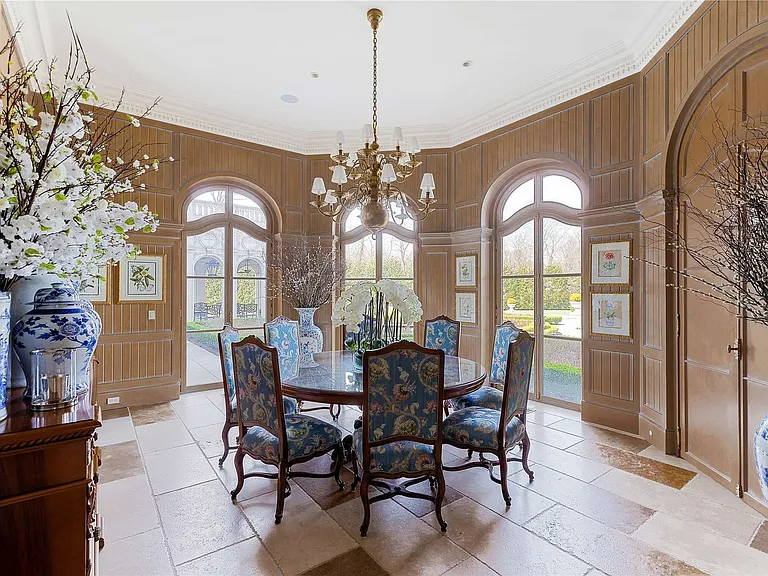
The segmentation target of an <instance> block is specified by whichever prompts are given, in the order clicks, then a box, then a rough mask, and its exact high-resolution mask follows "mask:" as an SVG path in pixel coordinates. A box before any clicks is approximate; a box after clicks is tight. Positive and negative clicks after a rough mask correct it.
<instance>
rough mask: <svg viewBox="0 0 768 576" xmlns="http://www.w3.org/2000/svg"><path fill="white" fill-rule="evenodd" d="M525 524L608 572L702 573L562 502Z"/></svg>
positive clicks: (620, 574) (666, 575)
mask: <svg viewBox="0 0 768 576" xmlns="http://www.w3.org/2000/svg"><path fill="white" fill-rule="evenodd" d="M525 527H526V528H528V529H529V530H531V531H532V532H534V533H535V534H538V535H539V536H541V537H542V538H544V539H545V540H546V541H547V542H550V543H552V544H554V545H555V546H557V547H558V548H560V549H562V550H565V551H566V552H568V553H569V554H573V555H574V556H576V557H578V558H580V559H581V560H583V561H584V562H587V563H589V564H591V565H593V566H596V567H597V568H599V569H600V570H602V571H603V572H605V573H606V574H613V575H616V576H624V575H625V574H643V575H645V574H653V575H658V576H672V575H678V574H701V572H700V571H698V570H696V569H695V568H693V567H692V566H689V565H688V564H685V563H684V562H680V561H679V560H677V559H675V558H673V557H671V556H668V555H667V554H664V553H663V552H659V551H658V550H656V549H654V548H652V547H651V546H649V545H647V544H645V543H643V542H639V541H637V540H635V539H633V538H632V537H631V536H627V535H626V534H623V533H622V532H619V531H618V530H614V529H613V528H609V527H608V526H606V525H605V524H601V523H600V522H597V521H596V520H592V519H590V518H587V517H586V516H583V515H581V514H579V513H578V512H574V511H573V510H569V509H568V508H565V507H564V506H561V505H557V506H554V507H553V508H550V509H549V510H547V511H546V512H544V514H541V515H540V516H537V517H536V518H534V519H533V520H531V521H530V522H529V523H528V524H526V525H525Z"/></svg>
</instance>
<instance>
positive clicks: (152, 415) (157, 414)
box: [131, 402, 176, 426]
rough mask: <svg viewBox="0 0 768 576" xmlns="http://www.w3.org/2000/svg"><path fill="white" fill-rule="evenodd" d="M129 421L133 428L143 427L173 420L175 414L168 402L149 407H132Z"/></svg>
mask: <svg viewBox="0 0 768 576" xmlns="http://www.w3.org/2000/svg"><path fill="white" fill-rule="evenodd" d="M131 419H132V420H133V425H134V426H144V425H145V424H154V423H155V422H165V421H166V420H175V419H176V412H174V411H173V408H171V404H170V403H169V402H162V403H160V404H150V405H149V406H134V407H132V408H131Z"/></svg>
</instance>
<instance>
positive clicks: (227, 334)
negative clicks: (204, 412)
mask: <svg viewBox="0 0 768 576" xmlns="http://www.w3.org/2000/svg"><path fill="white" fill-rule="evenodd" d="M239 341H240V332H238V331H237V329H236V328H233V327H232V326H230V325H229V324H225V325H224V329H223V330H222V331H221V332H219V358H220V359H221V381H222V383H223V384H224V399H225V400H224V401H225V404H226V412H227V413H226V418H225V419H224V428H223V429H222V431H221V441H222V442H223V443H224V454H222V455H221V458H219V467H221V466H223V465H224V461H225V460H226V459H227V455H228V454H229V451H230V450H234V449H235V448H236V446H230V445H229V431H230V430H231V429H232V428H234V427H235V426H237V391H236V389H235V369H234V364H233V363H232V344H233V343H235V342H239ZM283 412H285V413H286V414H293V413H294V412H296V400H294V399H293V398H290V397H288V396H285V397H284V398H283Z"/></svg>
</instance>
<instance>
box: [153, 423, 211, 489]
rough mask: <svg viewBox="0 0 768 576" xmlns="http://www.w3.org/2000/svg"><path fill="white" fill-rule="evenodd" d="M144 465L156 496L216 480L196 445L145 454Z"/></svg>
mask: <svg viewBox="0 0 768 576" xmlns="http://www.w3.org/2000/svg"><path fill="white" fill-rule="evenodd" d="M149 426H156V424H149ZM144 465H145V466H146V468H147V475H148V476H149V483H150V485H151V486H152V493H153V494H155V495H157V494H163V493H165V492H171V491H172V490H178V489H180V488H186V487H188V486H192V485H194V484H200V483H202V482H207V481H208V480H215V479H216V473H215V472H214V471H213V469H212V468H211V467H210V466H209V465H208V461H207V460H206V459H205V456H203V453H202V452H200V450H199V449H198V447H197V446H196V445H194V444H189V445H187V446H177V447H176V448H169V449H168V450H163V451H161V452H152V453H151V454H145V455H144Z"/></svg>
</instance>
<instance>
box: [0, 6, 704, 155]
mask: <svg viewBox="0 0 768 576" xmlns="http://www.w3.org/2000/svg"><path fill="white" fill-rule="evenodd" d="M698 4H699V0H686V1H669V0H668V1H650V0H646V1H616V0H615V1H603V2H596V1H570V2H567V1H559V2H545V1H520V2H469V1H465V2H413V1H409V2H405V1H403V2H376V1H374V0H369V1H366V2H285V1H284V2H222V1H219V2H212V1H201V2H191V1H178V2H170V1H168V2H157V1H156V2H151V3H149V2H147V3H143V2H124V1H116V2H107V1H100V2H99V1H97V2H73V1H61V2H34V3H32V2H7V5H8V8H9V10H8V12H9V14H10V18H11V20H12V23H13V24H17V23H19V22H22V23H23V28H22V46H21V48H22V55H23V56H24V57H26V58H27V59H38V58H43V59H50V58H51V57H52V56H54V55H55V56H58V57H59V58H63V57H65V56H66V55H67V52H68V48H69V42H70V36H69V30H68V27H67V24H66V15H67V13H69V16H70V17H71V19H72V22H73V24H74V26H75V28H76V30H77V32H78V33H79V35H80V37H81V39H82V41H83V43H84V45H85V48H86V51H87V54H88V58H89V60H90V63H91V65H92V66H93V67H94V68H95V69H96V75H95V84H96V87H97V89H98V91H99V92H100V94H101V95H102V96H103V97H104V101H106V102H111V101H112V100H111V99H112V98H114V97H115V96H116V95H117V94H118V93H119V89H120V88H121V87H123V86H125V88H126V93H127V96H126V103H127V108H126V109H127V110H133V111H135V110H136V109H137V107H140V106H141V105H143V104H145V103H147V102H149V101H151V100H152V99H154V97H155V96H160V97H162V98H163V100H162V103H161V105H160V106H159V108H158V109H157V112H156V113H155V116H156V117H157V118H159V119H163V120H167V121H170V122H175V123H178V124H181V125H187V126H190V127H194V128H199V129H203V130H209V131H213V132H217V133H221V134H225V135H229V136H235V137H238V138H244V139H247V140H251V141H255V142H259V143H263V144H267V145H273V146H278V147H281V148H285V149H289V150H296V151H298V152H304V153H312V152H327V151H329V149H330V145H331V143H332V142H333V134H334V133H335V131H336V130H340V129H344V130H345V131H346V132H347V133H348V136H349V138H348V139H349V140H353V138H354V137H357V136H358V134H359V129H360V126H362V124H364V123H366V122H370V114H371V112H370V108H371V30H370V27H369V24H368V22H367V20H366V11H367V10H368V8H371V7H373V6H376V7H379V8H381V9H382V10H383V11H384V20H383V22H382V24H381V28H380V31H379V124H380V127H381V130H382V132H383V133H385V134H387V133H388V130H389V129H391V128H392V127H394V126H396V125H401V126H403V127H404V129H405V132H406V136H407V135H418V136H419V138H420V140H421V144H422V147H424V148H426V147H435V146H451V145H455V144H457V143H459V142H462V141H465V140H468V139H470V138H472V137H475V136H477V135H479V134H482V133H484V132H488V131H490V130H492V129H494V128H496V127H498V126H501V125H503V124H506V123H509V122H512V121H514V120H516V119H518V118H521V117H523V116H525V115H528V114H531V113H535V112H536V111H538V110H540V109H543V108H544V107H546V106H550V105H553V104H556V103H558V102H559V101H563V100H566V99H568V98H571V97H573V96H576V95H578V94H580V93H583V92H586V91H588V90H591V89H594V88H596V87H598V86H600V85H603V84H607V83H609V82H611V81H614V80H617V79H619V78H621V77H623V76H626V75H628V74H631V73H633V72H635V71H637V70H638V69H639V68H640V67H642V66H643V65H644V64H645V63H646V62H647V61H648V59H649V58H650V57H651V56H652V55H653V54H654V52H655V51H656V50H657V49H658V48H660V47H661V45H662V44H663V42H665V41H666V40H667V39H668V38H669V37H670V36H671V35H672V33H674V31H675V30H676V29H677V27H679V25H680V24H682V22H683V21H684V20H685V18H686V17H687V16H688V15H690V13H691V12H692V11H693V10H694V9H695V8H696V6H697V5H698ZM467 59H469V60H472V62H473V65H472V66H471V67H470V68H464V67H462V62H463V61H465V60H467ZM310 72H318V73H319V74H320V77H319V78H318V79H312V78H310V75H309V74H310ZM283 94H292V95H295V96H297V97H298V98H299V101H298V103H297V104H286V103H284V102H282V101H281V100H280V96H281V95H283ZM384 141H385V143H386V142H387V138H384Z"/></svg>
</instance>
